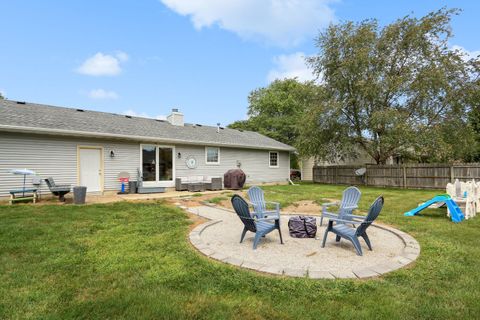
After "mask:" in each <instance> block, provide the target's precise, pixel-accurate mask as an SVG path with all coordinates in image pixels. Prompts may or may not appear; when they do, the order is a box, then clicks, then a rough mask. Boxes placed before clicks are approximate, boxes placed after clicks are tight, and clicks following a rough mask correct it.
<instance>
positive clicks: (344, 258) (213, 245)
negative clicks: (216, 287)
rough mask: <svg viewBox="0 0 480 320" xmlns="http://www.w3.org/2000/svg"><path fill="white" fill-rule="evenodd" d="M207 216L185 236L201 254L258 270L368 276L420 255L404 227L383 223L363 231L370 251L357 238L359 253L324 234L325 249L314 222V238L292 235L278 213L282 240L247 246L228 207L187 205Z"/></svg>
mask: <svg viewBox="0 0 480 320" xmlns="http://www.w3.org/2000/svg"><path fill="white" fill-rule="evenodd" d="M189 211H190V212H195V214H198V215H199V216H202V217H204V218H207V219H209V221H207V222H205V223H203V224H201V225H198V226H197V227H195V228H194V229H193V230H192V231H191V234H190V237H189V238H190V240H191V243H192V245H193V246H194V247H197V249H199V251H200V252H202V253H203V254H204V255H206V256H208V257H210V258H213V259H215V260H219V261H221V262H224V263H229V264H232V265H236V266H240V267H241V268H245V269H250V270H256V271H259V272H264V273H271V274H276V275H282V274H283V275H284V276H290V277H309V278H312V279H335V278H337V279H338V278H371V277H378V276H380V275H382V274H385V273H387V272H391V271H394V270H396V269H398V268H401V267H404V266H406V265H408V264H410V263H412V262H413V261H414V260H415V259H416V258H417V257H418V256H419V254H420V245H419V244H418V242H417V241H416V240H415V239H414V238H413V237H411V236H410V235H408V234H407V233H405V232H401V231H399V230H397V229H395V228H392V227H390V226H386V225H378V224H377V225H372V227H370V228H369V230H368V233H369V237H370V240H371V242H372V246H373V251H370V250H368V248H367V246H366V244H365V243H363V242H362V240H361V244H362V249H363V256H357V255H356V253H355V249H354V247H353V245H352V244H351V243H350V242H348V241H346V240H343V239H342V240H341V241H340V242H335V236H334V235H333V234H329V237H328V239H327V243H326V246H325V248H321V240H320V239H321V238H322V236H323V234H324V231H325V227H326V226H325V225H324V226H323V227H320V226H318V224H317V227H318V231H317V239H297V238H292V237H290V236H289V234H288V219H289V218H290V215H283V214H282V219H281V228H282V235H283V240H284V244H283V245H282V244H280V238H279V235H278V232H276V231H273V232H272V233H270V234H268V235H267V236H266V237H265V238H263V239H262V240H261V241H260V243H259V245H258V247H257V249H256V250H253V248H252V246H253V237H254V235H253V233H250V232H249V233H247V235H246V237H245V239H244V241H243V243H240V242H239V240H240V235H241V231H242V229H243V225H242V223H241V221H240V219H238V217H237V216H236V214H235V213H233V212H232V211H231V210H228V209H224V208H220V207H210V206H198V207H195V208H189Z"/></svg>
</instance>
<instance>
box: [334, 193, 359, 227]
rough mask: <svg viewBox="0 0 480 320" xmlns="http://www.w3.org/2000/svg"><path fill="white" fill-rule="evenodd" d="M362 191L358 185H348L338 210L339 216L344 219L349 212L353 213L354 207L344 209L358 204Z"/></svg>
mask: <svg viewBox="0 0 480 320" xmlns="http://www.w3.org/2000/svg"><path fill="white" fill-rule="evenodd" d="M361 196H362V192H360V190H359V189H358V188H356V187H348V188H347V189H345V190H344V191H343V193H342V201H341V203H340V208H339V211H338V216H339V218H340V219H342V218H343V217H344V216H345V215H347V214H352V211H353V210H352V209H344V208H345V207H352V206H356V205H358V202H359V201H360V197H361Z"/></svg>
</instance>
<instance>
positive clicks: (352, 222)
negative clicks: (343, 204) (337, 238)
mask: <svg viewBox="0 0 480 320" xmlns="http://www.w3.org/2000/svg"><path fill="white" fill-rule="evenodd" d="M328 220H330V221H335V222H343V223H349V224H362V223H363V222H364V221H355V220H344V219H339V218H333V217H332V218H328Z"/></svg>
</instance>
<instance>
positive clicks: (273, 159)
mask: <svg viewBox="0 0 480 320" xmlns="http://www.w3.org/2000/svg"><path fill="white" fill-rule="evenodd" d="M269 160H270V163H269V165H270V168H278V152H276V151H270V152H269Z"/></svg>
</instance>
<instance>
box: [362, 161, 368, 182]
mask: <svg viewBox="0 0 480 320" xmlns="http://www.w3.org/2000/svg"><path fill="white" fill-rule="evenodd" d="M363 177H364V179H365V181H364V184H365V186H368V166H367V164H366V163H365V175H364V176H363Z"/></svg>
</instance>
